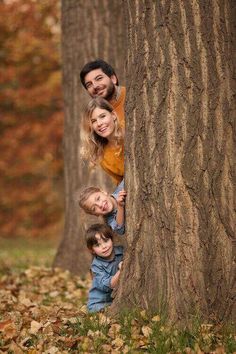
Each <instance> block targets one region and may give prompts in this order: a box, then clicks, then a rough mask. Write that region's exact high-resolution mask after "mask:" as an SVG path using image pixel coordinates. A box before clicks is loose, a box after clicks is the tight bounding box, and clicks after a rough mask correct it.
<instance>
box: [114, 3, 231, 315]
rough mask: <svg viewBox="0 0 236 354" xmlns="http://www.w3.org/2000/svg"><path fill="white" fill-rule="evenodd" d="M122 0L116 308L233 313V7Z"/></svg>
mask: <svg viewBox="0 0 236 354" xmlns="http://www.w3.org/2000/svg"><path fill="white" fill-rule="evenodd" d="M124 7H125V12H126V13H125V17H126V19H127V26H126V27H127V29H128V36H129V39H128V64H127V83H128V102H127V117H128V118H127V119H126V122H127V123H126V189H127V190H128V196H127V201H126V211H127V213H126V214H127V215H126V218H127V219H126V220H127V228H126V230H127V243H128V246H127V251H126V256H125V261H124V266H123V271H122V274H121V279H120V285H119V289H118V293H117V296H116V298H115V301H114V303H113V305H112V311H113V312H116V311H118V310H120V309H121V308H124V307H135V306H141V307H143V308H145V309H148V310H155V311H159V312H161V313H165V314H168V316H169V318H170V319H182V318H185V319H186V318H188V317H189V316H190V315H191V314H196V313H198V314H200V315H203V316H204V317H208V318H209V317H210V316H213V317H216V318H217V319H228V318H230V317H232V318H234V319H235V254H236V253H235V225H236V223H235V220H236V219H235V209H236V203H235V185H236V183H235V182H236V180H235V151H236V149H235V147H236V146H235V145H236V143H235V101H234V99H235V81H234V80H235V76H233V75H235V62H236V61H235V59H233V53H234V52H233V50H235V32H234V31H233V30H234V28H235V23H236V16H235V2H234V1H232V0H222V1H207V0H206V1H201V0H198V1H197V0H194V1H188V0H187V1H181V0H178V1H169V0H162V1H151V0H141V1H127V2H125V3H124Z"/></svg>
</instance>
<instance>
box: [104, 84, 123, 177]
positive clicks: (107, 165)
mask: <svg viewBox="0 0 236 354" xmlns="http://www.w3.org/2000/svg"><path fill="white" fill-rule="evenodd" d="M125 94H126V90H125V87H121V91H120V96H119V98H118V100H117V101H115V100H113V101H111V102H110V103H111V105H112V106H113V108H114V110H115V112H116V114H117V116H118V119H119V123H120V125H121V127H122V128H124V127H125V109H124V105H125ZM100 165H101V167H102V168H103V169H104V171H105V172H106V173H107V174H109V175H110V176H111V178H112V179H113V181H114V182H115V183H116V184H119V183H120V182H121V181H122V179H123V178H124V147H123V146H122V149H121V148H120V147H111V146H106V147H105V149H104V153H103V158H102V160H101V162H100Z"/></svg>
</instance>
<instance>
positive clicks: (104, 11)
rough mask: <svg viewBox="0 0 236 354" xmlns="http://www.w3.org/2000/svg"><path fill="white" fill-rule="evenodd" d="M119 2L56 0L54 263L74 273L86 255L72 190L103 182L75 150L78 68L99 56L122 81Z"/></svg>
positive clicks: (80, 102)
mask: <svg viewBox="0 0 236 354" xmlns="http://www.w3.org/2000/svg"><path fill="white" fill-rule="evenodd" d="M121 5H122V4H121V2H120V1H117V0H116V1H112V2H111V1H109V0H103V1H100V0H97V1H96V0H90V1H89V0H87V1H82V0H62V63H63V92H64V111H65V126H64V179H65V227H64V236H63V239H62V241H61V244H60V245H59V249H58V252H57V255H56V258H55V261H54V266H59V267H62V268H65V269H69V270H70V271H72V272H74V273H80V274H84V273H86V272H87V271H88V268H89V260H90V258H89V253H88V252H87V250H86V247H85V242H84V238H83V233H84V217H83V213H81V211H80V210H77V209H76V208H75V205H74V202H73V196H74V192H75V190H76V189H78V188H80V187H82V186H83V185H92V184H94V185H97V186H101V187H102V186H103V187H104V184H106V186H107V187H108V185H109V183H108V182H107V179H106V178H105V174H104V173H103V172H102V171H101V170H100V171H99V169H98V170H96V171H95V173H91V172H90V171H89V170H88V164H86V163H84V162H83V161H82V160H81V158H80V155H79V145H80V135H79V129H80V118H81V112H82V109H83V106H84V105H85V103H86V102H87V101H88V99H89V97H88V95H87V94H86V93H85V90H84V89H83V87H82V84H81V83H80V79H79V73H80V70H81V69H82V67H83V66H84V64H85V63H86V62H88V61H91V60H95V59H97V58H102V59H104V60H106V61H107V62H109V63H110V64H111V65H112V66H113V67H114V68H115V70H116V71H117V74H118V76H119V79H120V81H122V78H123V75H124V74H123V71H124V70H123V68H124V48H125V47H124V43H123V42H124V35H123V31H124V25H123V14H122V7H121ZM114 19H115V20H114ZM90 220H91V219H90Z"/></svg>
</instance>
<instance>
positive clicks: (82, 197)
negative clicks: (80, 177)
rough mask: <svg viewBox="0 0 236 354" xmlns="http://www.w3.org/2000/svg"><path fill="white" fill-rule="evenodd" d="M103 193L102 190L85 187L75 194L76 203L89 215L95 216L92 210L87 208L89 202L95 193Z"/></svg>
mask: <svg viewBox="0 0 236 354" xmlns="http://www.w3.org/2000/svg"><path fill="white" fill-rule="evenodd" d="M97 192H101V189H100V188H98V187H85V188H82V189H80V190H78V191H77V192H75V196H74V201H75V203H76V204H77V203H78V204H79V206H80V208H82V209H83V210H84V211H85V212H86V213H87V214H91V215H94V213H93V212H92V211H91V209H90V208H88V206H87V200H88V198H89V197H90V195H92V194H93V193H97Z"/></svg>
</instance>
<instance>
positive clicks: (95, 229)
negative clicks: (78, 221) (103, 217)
mask: <svg viewBox="0 0 236 354" xmlns="http://www.w3.org/2000/svg"><path fill="white" fill-rule="evenodd" d="M96 234H99V235H100V236H101V238H102V239H103V240H108V239H111V240H112V241H113V232H112V229H111V228H110V227H109V226H107V225H105V224H93V225H91V226H90V227H89V228H88V229H87V231H86V233H85V239H86V244H87V247H88V249H89V250H92V248H93V246H95V245H97V244H98V241H97V239H96Z"/></svg>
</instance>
